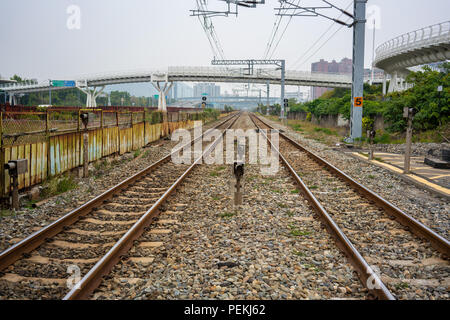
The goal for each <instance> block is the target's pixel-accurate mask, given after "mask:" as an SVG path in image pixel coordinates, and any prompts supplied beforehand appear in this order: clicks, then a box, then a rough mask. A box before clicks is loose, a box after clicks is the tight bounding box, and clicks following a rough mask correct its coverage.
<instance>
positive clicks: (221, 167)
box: [217, 166, 226, 171]
mask: <svg viewBox="0 0 450 320" xmlns="http://www.w3.org/2000/svg"><path fill="white" fill-rule="evenodd" d="M225 169H226V167H225V166H220V167H218V168H217V171H222V170H225Z"/></svg>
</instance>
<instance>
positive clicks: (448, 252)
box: [257, 117, 450, 259]
mask: <svg viewBox="0 0 450 320" xmlns="http://www.w3.org/2000/svg"><path fill="white" fill-rule="evenodd" d="M257 119H258V120H259V121H261V122H262V123H264V124H265V125H266V126H268V127H269V128H272V127H271V126H270V125H268V124H267V123H266V122H264V121H263V120H261V119H259V118H258V117H257ZM280 135H281V136H282V137H283V138H285V139H286V140H287V141H288V142H290V143H291V144H292V145H294V146H295V147H296V148H298V149H301V150H302V151H304V152H305V153H307V154H308V155H309V156H310V157H311V158H312V159H313V160H315V161H316V162H317V163H319V164H320V165H322V166H324V167H325V168H327V169H328V170H330V171H332V172H334V173H335V174H336V175H337V176H338V177H339V178H341V179H342V180H343V181H344V182H346V183H348V184H349V185H350V186H351V187H352V188H353V189H354V190H355V191H357V192H358V193H360V194H362V195H363V196H365V197H366V198H367V199H368V200H370V201H373V202H374V203H375V204H376V205H377V206H378V207H380V208H382V209H383V210H384V211H385V212H386V213H387V215H388V217H389V218H391V219H395V220H396V221H398V222H399V223H400V224H402V225H403V226H404V227H406V228H407V229H408V230H409V231H410V232H412V233H414V234H415V235H416V236H418V237H420V238H423V239H426V240H428V241H429V242H430V243H431V245H432V246H433V247H434V248H435V249H436V250H438V251H439V252H441V253H442V254H443V255H444V258H446V259H448V258H450V242H449V241H448V240H447V239H445V238H444V237H442V236H441V235H439V234H438V233H436V232H435V231H433V230H432V229H430V228H429V227H427V226H426V225H424V224H423V223H421V222H419V221H417V220H416V219H414V218H413V217H411V216H410V215H408V214H407V213H405V212H403V211H402V210H401V209H399V208H398V207H396V206H395V205H394V204H392V203H390V202H389V201H387V200H385V199H383V198H382V197H381V196H380V195H378V194H377V193H375V192H373V191H372V190H370V189H368V188H366V187H365V186H363V185H362V184H360V183H359V182H357V181H355V180H354V179H353V178H351V177H350V176H349V175H347V174H346V173H344V172H343V171H341V170H340V169H338V168H336V167H335V166H333V165H332V164H331V163H329V162H328V161H326V160H324V159H323V158H321V157H320V156H318V155H317V154H315V153H313V152H312V151H310V150H307V149H306V148H304V147H303V146H301V145H300V144H299V143H298V142H296V141H294V140H293V139H291V138H290V137H288V136H286V135H285V134H283V133H281V132H280Z"/></svg>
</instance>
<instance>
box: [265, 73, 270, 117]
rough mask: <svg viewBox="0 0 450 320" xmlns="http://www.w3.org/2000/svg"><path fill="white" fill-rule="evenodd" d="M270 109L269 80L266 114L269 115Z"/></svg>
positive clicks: (268, 82) (268, 84) (268, 83)
mask: <svg viewBox="0 0 450 320" xmlns="http://www.w3.org/2000/svg"><path fill="white" fill-rule="evenodd" d="M269 109H270V81H269V80H267V110H266V115H267V116H268V115H269Z"/></svg>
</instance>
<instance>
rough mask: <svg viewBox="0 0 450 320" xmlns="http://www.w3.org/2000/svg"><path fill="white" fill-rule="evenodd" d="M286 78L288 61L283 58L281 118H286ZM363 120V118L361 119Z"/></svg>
mask: <svg viewBox="0 0 450 320" xmlns="http://www.w3.org/2000/svg"><path fill="white" fill-rule="evenodd" d="M285 80H286V61H285V60H281V104H280V106H281V119H284V115H285V110H284V84H285ZM361 121H362V120H361Z"/></svg>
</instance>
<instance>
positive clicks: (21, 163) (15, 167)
mask: <svg viewBox="0 0 450 320" xmlns="http://www.w3.org/2000/svg"><path fill="white" fill-rule="evenodd" d="M5 169H6V170H8V171H9V174H10V175H11V176H14V175H19V174H23V173H26V172H28V160H27V159H17V160H11V161H8V163H7V164H5Z"/></svg>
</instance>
